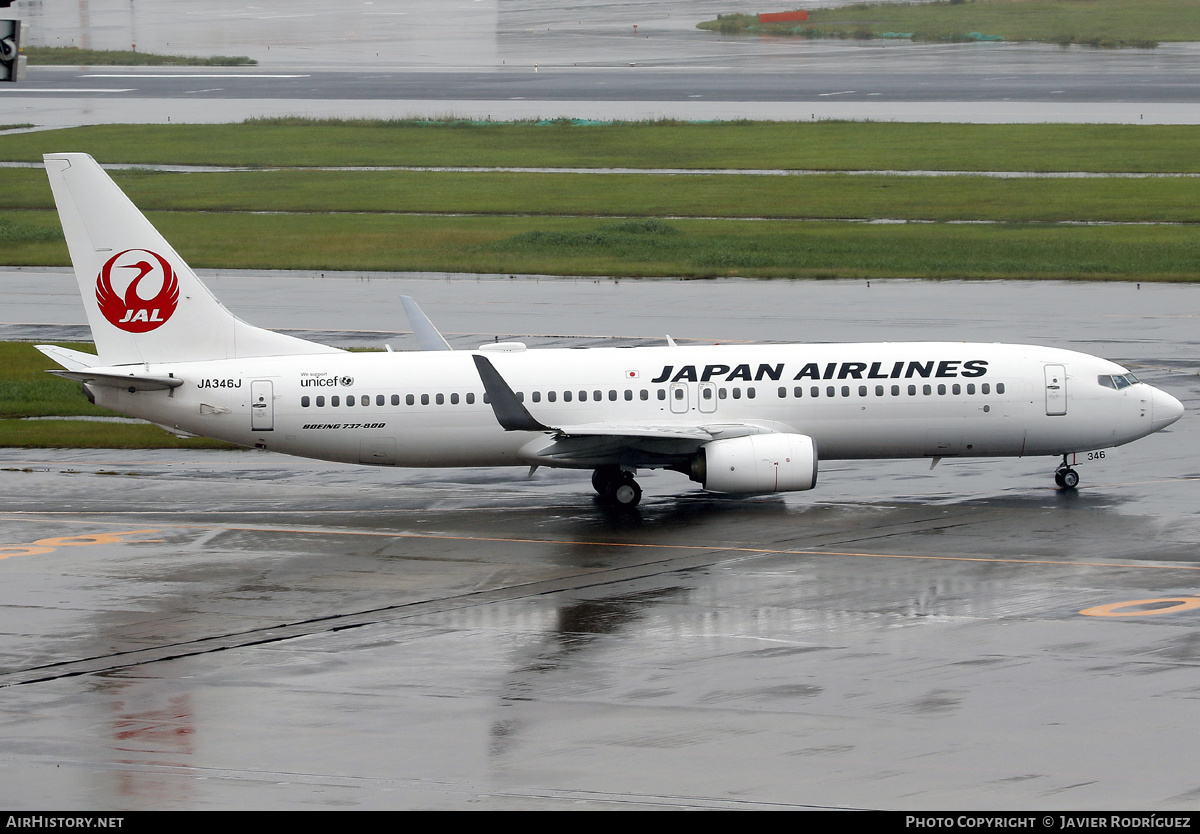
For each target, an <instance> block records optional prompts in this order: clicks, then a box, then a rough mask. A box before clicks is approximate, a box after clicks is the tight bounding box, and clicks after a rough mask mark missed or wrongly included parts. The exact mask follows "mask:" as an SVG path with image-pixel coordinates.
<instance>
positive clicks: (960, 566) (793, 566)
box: [0, 270, 1200, 810]
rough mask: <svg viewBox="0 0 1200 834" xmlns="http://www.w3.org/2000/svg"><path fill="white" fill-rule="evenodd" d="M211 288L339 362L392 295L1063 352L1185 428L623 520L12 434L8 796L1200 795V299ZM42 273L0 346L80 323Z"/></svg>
mask: <svg viewBox="0 0 1200 834" xmlns="http://www.w3.org/2000/svg"><path fill="white" fill-rule="evenodd" d="M208 280H209V281H210V282H211V283H212V285H213V286H214V290H215V291H216V292H217V294H218V296H220V297H221V298H222V300H223V301H224V302H225V303H226V304H227V306H229V307H230V308H231V309H232V310H233V311H234V312H235V313H237V314H239V315H241V316H242V317H244V318H246V319H248V320H250V321H252V322H255V323H259V324H266V325H269V326H274V327H287V328H290V329H292V330H294V331H296V332H302V333H307V334H309V335H310V336H311V335H313V334H315V333H319V334H321V335H322V336H323V337H327V338H329V340H330V341H332V342H333V343H335V344H346V343H350V342H361V343H373V344H379V343H380V342H382V341H384V340H387V341H393V342H394V343H395V345H396V347H398V348H399V347H402V346H405V345H406V344H407V342H406V341H405V340H407V339H408V338H409V337H407V336H405V335H404V334H403V333H402V331H403V330H404V329H405V328H404V326H403V325H402V324H399V322H402V318H401V311H400V307H399V304H398V303H397V302H396V300H395V299H396V297H397V296H398V295H399V294H400V293H401V292H404V293H408V294H412V295H414V296H416V297H417V299H418V300H419V301H420V302H421V303H422V304H423V306H424V308H425V310H426V312H427V313H428V314H429V315H430V317H431V318H432V319H433V320H434V322H435V323H437V324H438V325H439V326H441V327H442V328H443V329H444V330H445V331H447V333H448V334H449V338H450V340H451V342H452V343H453V344H455V346H457V347H466V346H470V345H472V344H475V343H477V342H478V341H480V340H488V339H490V338H491V337H492V336H493V335H496V336H499V337H500V338H504V337H506V336H521V337H522V338H524V339H526V340H527V341H529V342H530V344H533V345H548V344H584V345H590V344H601V343H604V344H612V343H614V342H615V343H626V344H639V343H644V342H646V341H648V340H655V339H661V338H662V335H663V334H664V333H666V332H670V333H671V334H672V335H673V336H675V337H677V338H688V339H695V340H722V341H726V340H741V339H746V340H749V339H758V340H764V341H796V340H813V341H829V340H856V339H864V338H865V339H872V340H903V339H925V338H940V339H947V340H958V339H964V340H984V341H993V340H996V341H999V340H1003V341H1011V342H1034V343H1041V344H1048V345H1056V346H1062V347H1072V348H1077V349H1082V350H1086V351H1088V352H1091V353H1098V354H1102V355H1105V356H1108V357H1109V358H1112V359H1115V360H1117V361H1120V362H1123V363H1125V364H1127V365H1128V366H1129V367H1131V368H1132V369H1134V370H1135V372H1136V373H1138V375H1139V376H1140V377H1141V378H1143V379H1145V380H1147V381H1149V382H1151V383H1152V384H1155V385H1159V386H1161V387H1163V388H1165V389H1166V390H1168V391H1170V392H1171V393H1172V394H1174V395H1175V396H1177V397H1179V398H1180V399H1181V400H1182V401H1183V403H1184V405H1185V406H1186V407H1187V408H1188V410H1189V412H1190V414H1189V415H1185V417H1184V418H1183V419H1182V420H1181V421H1180V422H1178V423H1176V424H1175V425H1174V426H1172V427H1171V429H1170V430H1169V431H1167V432H1162V433H1159V434H1157V435H1154V436H1152V437H1149V438H1146V439H1144V440H1142V441H1139V442H1137V443H1135V444H1132V445H1130V446H1128V447H1124V448H1122V449H1117V450H1112V451H1109V452H1108V454H1107V456H1106V458H1105V459H1104V460H1103V461H1100V462H1095V463H1085V464H1082V465H1080V466H1079V467H1078V468H1079V470H1080V473H1081V475H1082V484H1081V487H1080V489H1079V490H1078V491H1077V492H1076V493H1073V494H1070V493H1061V492H1059V491H1057V490H1055V489H1053V486H1052V481H1051V478H1050V475H1051V472H1052V468H1053V463H1054V462H1053V461H1052V460H1050V459H1023V460H1000V461H952V460H947V461H944V462H943V463H942V464H941V465H939V466H938V467H937V468H936V469H934V470H932V471H931V470H930V469H929V465H928V463H926V462H923V461H895V462H884V463H848V462H846V463H841V462H839V463H832V464H829V465H828V466H825V467H823V468H822V471H821V476H820V482H819V484H818V487H817V489H816V490H814V491H812V492H808V493H799V494H790V495H784V496H766V497H755V498H729V497H720V496H710V495H706V494H704V493H703V492H700V491H698V490H697V489H696V488H695V485H694V484H691V483H690V482H688V481H686V479H684V478H683V477H682V476H679V475H676V474H674V473H652V474H647V475H645V476H644V477H642V478H641V479H640V480H641V481H642V484H643V486H644V487H645V497H644V498H643V502H642V504H641V506H640V507H639V508H638V511H637V512H636V513H633V514H614V513H612V512H610V511H608V510H606V509H605V508H604V507H603V506H601V505H599V504H597V502H596V501H595V499H594V498H593V496H592V491H591V487H590V485H589V483H588V477H587V474H586V473H574V472H556V471H548V470H545V469H543V470H539V471H538V472H537V473H536V474H535V475H534V477H533V478H532V479H527V478H526V477H525V472H524V471H523V470H486V469H465V470H444V471H432V470H387V469H374V468H365V467H363V468H353V467H347V466H339V465H333V464H325V463H319V462H309V461H302V460H295V459H290V458H285V457H281V456H277V455H273V454H269V453H262V452H251V451H247V452H211V453H198V452H121V451H109V452H95V451H52V452H48V451H33V450H14V449H8V450H2V451H0V494H2V495H3V496H4V497H5V500H4V504H3V511H2V512H0V541H3V542H4V544H3V545H0V574H2V577H0V691H2V692H3V693H4V697H3V699H2V700H0V704H2V705H3V708H2V711H0V723H2V726H0V738H2V739H3V745H0V775H2V777H3V778H2V780H0V784H3V785H4V787H3V788H0V802H3V804H4V805H5V806H6V807H10V808H14V809H16V808H46V807H54V808H62V809H69V808H90V809H109V808H111V809H114V810H127V809H139V808H293V809H294V808H313V809H317V808H329V809H333V808H338V809H341V808H480V809H485V808H486V809H493V808H495V809H507V808H542V809H558V808H561V809H575V808H825V807H848V808H884V809H934V808H942V809H955V808H957V809H962V810H971V809H981V810H982V809H987V810H998V809H1031V808H1036V809H1139V810H1140V809H1144V810H1167V809H1182V810H1194V809H1195V808H1196V806H1197V803H1198V802H1200V780H1198V774H1200V767H1198V765H1200V755H1198V754H1197V752H1196V745H1195V743H1194V742H1195V737H1194V736H1195V734H1194V731H1193V730H1194V727H1195V707H1194V704H1195V669H1196V664H1197V660H1198V659H1200V654H1198V648H1200V644H1198V642H1197V639H1196V634H1197V630H1196V626H1197V624H1198V621H1200V592H1198V591H1197V582H1198V580H1200V558H1197V543H1198V542H1200V518H1198V517H1197V513H1196V507H1197V506H1200V486H1198V484H1200V471H1198V469H1200V467H1198V466H1197V458H1196V450H1197V449H1198V448H1200V437H1197V433H1198V432H1200V428H1197V425H1200V424H1197V423H1196V421H1195V420H1194V417H1193V416H1191V415H1194V414H1195V413H1196V411H1197V409H1200V378H1198V377H1197V371H1200V349H1198V347H1200V343H1198V340H1197V338H1196V336H1195V327H1194V321H1195V317H1196V315H1197V314H1198V312H1200V311H1198V310H1197V307H1198V303H1200V291H1198V290H1197V289H1196V288H1194V287H1189V286H1185V285H1143V287H1142V288H1141V289H1140V290H1139V289H1137V288H1136V287H1135V286H1134V285H1124V284H1103V285H1085V284H1062V283H1053V282H1046V283H965V282H916V281H889V282H871V284H870V286H867V285H866V283H865V282H770V281H765V282H750V281H736V280H726V281H700V282H684V281H605V280H594V279H584V280H576V279H552V278H543V279H523V280H509V279H507V278H504V277H501V276H492V277H486V276H485V277H480V278H476V277H474V276H472V277H470V278H464V277H453V276H443V275H419V276H385V275H379V274H374V275H333V274H328V275H326V276H325V278H324V279H322V278H321V277H320V276H319V275H316V274H308V273H291V274H279V275H274V276H264V277H260V278H256V279H255V278H251V277H249V276H246V275H243V274H226V273H221V274H213V275H211V276H209V278H208ZM71 283H72V282H71V281H70V279H69V277H67V276H65V275H63V274H62V273H58V272H40V271H33V270H21V271H15V272H14V271H4V272H0V309H2V310H3V311H4V313H3V317H4V319H5V321H4V322H3V323H2V324H0V336H4V337H5V338H11V337H12V334H13V333H14V332H15V331H16V330H19V329H20V328H30V327H34V326H38V327H43V328H54V327H58V328H69V327H73V326H78V323H79V322H81V321H82V312H81V311H80V310H78V308H77V305H78V302H77V301H75V302H74V303H75V305H76V309H75V311H74V312H72V309H71V304H70V303H69V302H68V301H67V297H68V296H69V295H72V294H73V292H74V290H73V287H72V286H71ZM37 288H40V289H41V290H44V291H45V292H44V295H45V298H39V297H34V295H35V291H36V289H37ZM280 288H285V289H286V293H284V295H285V296H286V299H287V302H286V304H284V305H279V303H278V299H279V298H280V297H281V294H280V292H279V289H280ZM331 298H337V299H338V305H337V308H338V309H336V310H332V311H331V310H329V309H327V308H328V307H329V306H330V305H329V300H330V299H331ZM322 328H323V329H322ZM42 332H43V333H47V334H48V333H50V332H51V330H44V331H42ZM57 332H63V331H61V330H60V331H57ZM1085 612H1086V613H1085Z"/></svg>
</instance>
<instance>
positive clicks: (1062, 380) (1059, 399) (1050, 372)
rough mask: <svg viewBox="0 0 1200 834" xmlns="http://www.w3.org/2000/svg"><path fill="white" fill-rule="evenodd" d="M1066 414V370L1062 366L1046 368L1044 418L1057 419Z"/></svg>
mask: <svg viewBox="0 0 1200 834" xmlns="http://www.w3.org/2000/svg"><path fill="white" fill-rule="evenodd" d="M1066 413H1067V369H1066V368H1065V367H1064V366H1062V365H1047V366H1046V416H1047V417H1058V416H1060V415H1063V414H1066Z"/></svg>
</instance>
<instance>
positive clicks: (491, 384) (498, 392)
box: [471, 354, 554, 431]
mask: <svg viewBox="0 0 1200 834" xmlns="http://www.w3.org/2000/svg"><path fill="white" fill-rule="evenodd" d="M471 358H472V359H474V360H475V367H476V368H477V369H478V370H479V378H480V380H482V381H483V390H484V391H486V392H487V395H488V399H489V400H490V401H491V403H492V411H494V412H495V413H496V422H498V423H499V424H500V427H501V428H503V429H504V430H505V431H554V429H552V428H550V427H549V426H543V425H542V424H541V423H539V422H538V421H537V420H535V419H533V415H532V414H530V413H529V411H528V409H526V408H525V406H524V405H523V404H522V403H521V401H520V400H518V399H517V395H516V394H514V393H513V390H512V389H511V388H509V387H508V383H507V382H505V381H504V377H502V376H500V372H499V371H497V370H496V369H495V368H494V367H492V363H491V362H489V361H488V358H487V357H486V356H479V355H478V354H476V355H475V356H472V357H471Z"/></svg>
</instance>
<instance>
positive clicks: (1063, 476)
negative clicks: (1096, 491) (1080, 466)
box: [1054, 455, 1079, 490]
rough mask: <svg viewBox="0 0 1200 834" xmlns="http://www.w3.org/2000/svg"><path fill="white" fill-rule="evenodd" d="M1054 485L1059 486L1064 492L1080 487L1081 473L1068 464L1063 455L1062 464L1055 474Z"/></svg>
mask: <svg viewBox="0 0 1200 834" xmlns="http://www.w3.org/2000/svg"><path fill="white" fill-rule="evenodd" d="M1054 483H1056V484H1058V486H1059V488H1060V489H1064V490H1067V489H1075V487H1077V486H1079V473H1078V472H1076V471H1075V470H1074V469H1072V468H1071V467H1070V465H1069V464H1068V463H1067V456H1066V455H1063V459H1062V463H1061V464H1060V465H1059V467H1058V470H1057V471H1056V472H1055V473H1054Z"/></svg>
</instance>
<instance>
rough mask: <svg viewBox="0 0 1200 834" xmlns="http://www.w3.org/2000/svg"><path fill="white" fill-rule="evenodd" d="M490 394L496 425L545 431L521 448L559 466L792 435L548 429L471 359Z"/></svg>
mask: <svg viewBox="0 0 1200 834" xmlns="http://www.w3.org/2000/svg"><path fill="white" fill-rule="evenodd" d="M472 358H473V359H474V360H475V366H476V368H477V369H478V370H479V378H480V379H481V380H482V381H483V388H484V390H485V391H486V392H487V395H488V400H489V401H490V402H491V405H492V410H493V411H494V412H495V414H496V421H497V422H498V423H499V424H500V426H501V427H502V428H503V429H504V430H505V431H531V432H542V433H543V434H544V435H545V436H544V437H540V438H537V439H535V440H531V441H530V442H529V443H528V444H526V446H525V447H524V448H523V449H522V450H521V453H522V456H523V457H524V458H525V459H527V460H531V461H536V460H544V461H547V462H549V461H554V462H555V463H557V464H559V465H570V466H583V467H592V466H603V465H606V464H612V463H616V462H620V463H627V464H631V465H642V466H654V465H658V466H661V465H665V464H668V463H671V462H675V461H678V460H681V459H685V458H687V457H690V456H691V455H693V454H694V453H695V452H696V450H697V449H698V448H699V447H701V446H703V445H704V444H705V443H709V442H711V441H713V440H717V439H724V438H730V437H744V436H746V435H751V434H770V433H773V432H788V431H793V430H792V429H790V428H789V427H787V426H776V425H772V424H762V425H756V424H753V423H720V422H714V423H712V424H704V425H685V424H669V423H668V424H659V425H654V424H641V423H581V424H577V425H562V426H548V425H546V424H545V423H542V422H540V421H539V420H538V419H537V418H535V417H534V416H533V415H532V414H530V413H529V410H528V409H527V408H525V405H524V404H523V403H522V402H521V401H520V400H519V399H518V398H517V395H516V394H515V393H514V392H513V390H512V388H510V387H509V385H508V383H507V382H505V380H504V378H503V377H502V376H500V373H499V372H498V371H497V370H496V369H495V367H494V366H493V365H492V363H491V362H490V361H489V360H488V359H487V357H485V356H480V355H478V354H476V355H475V356H474V357H472Z"/></svg>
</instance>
